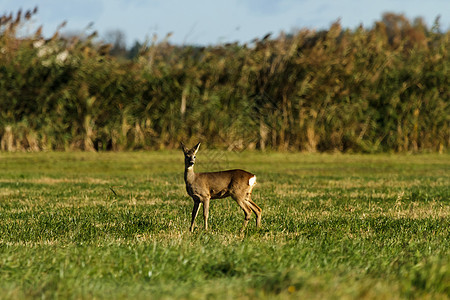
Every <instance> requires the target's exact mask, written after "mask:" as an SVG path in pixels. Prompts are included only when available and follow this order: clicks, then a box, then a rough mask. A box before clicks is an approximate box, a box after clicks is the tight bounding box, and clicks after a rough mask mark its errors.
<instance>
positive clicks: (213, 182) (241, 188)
mask: <svg viewBox="0 0 450 300" xmlns="http://www.w3.org/2000/svg"><path fill="white" fill-rule="evenodd" d="M199 147H200V143H198V144H197V145H195V146H194V147H193V148H192V149H188V148H186V146H184V144H183V143H181V148H182V149H183V152H184V167H185V168H184V181H185V182H186V191H187V193H188V194H189V196H191V197H192V199H193V200H194V209H193V210H192V220H191V227H190V231H191V232H192V231H194V222H195V217H197V213H198V210H199V208H200V203H202V204H203V217H204V221H205V230H208V216H209V200H211V199H221V198H225V197H229V196H231V198H233V199H234V200H235V201H236V202H237V204H238V205H239V206H240V207H241V208H242V210H243V211H244V214H245V219H244V224H243V225H242V228H241V231H244V229H245V228H246V227H247V224H248V221H249V220H250V216H251V214H252V211H253V212H254V213H255V214H256V227H260V226H261V211H262V210H261V208H259V206H258V205H256V203H255V202H253V201H252V199H251V198H250V197H251V194H252V190H253V187H254V186H255V184H256V176H255V175H254V174H252V173H249V172H247V171H244V170H228V171H220V172H208V173H194V163H195V154H197V151H198V148H199Z"/></svg>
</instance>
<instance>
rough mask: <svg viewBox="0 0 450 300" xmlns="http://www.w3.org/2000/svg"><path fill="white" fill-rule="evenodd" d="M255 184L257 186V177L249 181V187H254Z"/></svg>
mask: <svg viewBox="0 0 450 300" xmlns="http://www.w3.org/2000/svg"><path fill="white" fill-rule="evenodd" d="M255 184H256V176H254V175H253V177H252V178H250V179H249V180H248V185H249V186H254V185H255Z"/></svg>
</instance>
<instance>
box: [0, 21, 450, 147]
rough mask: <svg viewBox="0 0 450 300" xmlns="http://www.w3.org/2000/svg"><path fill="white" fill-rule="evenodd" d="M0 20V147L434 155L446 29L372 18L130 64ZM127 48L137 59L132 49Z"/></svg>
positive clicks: (159, 45)
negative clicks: (189, 146)
mask: <svg viewBox="0 0 450 300" xmlns="http://www.w3.org/2000/svg"><path fill="white" fill-rule="evenodd" d="M32 14H33V13H32V12H27V13H26V14H25V17H22V15H21V14H18V15H17V16H16V17H13V16H9V17H8V16H3V17H1V24H0V108H1V109H0V141H1V145H0V149H1V150H10V151H14V150H31V151H39V150H65V149H81V150H94V149H97V150H102V149H104V150H106V149H113V150H123V149H141V148H145V149H159V148H171V147H176V146H177V145H178V142H179V141H180V140H190V139H192V140H195V141H197V140H208V141H209V143H210V144H213V145H216V146H217V147H222V148H223V147H226V148H228V149H235V148H237V149H241V148H259V149H265V148H266V147H268V148H271V149H279V150H301V151H311V152H314V151H336V150H337V151H349V152H379V151H398V152H404V151H424V150H425V151H446V150H447V149H448V148H449V146H450V57H449V53H448V51H449V50H448V49H450V31H446V32H441V31H440V29H439V24H438V22H437V21H436V24H435V25H434V26H433V27H432V28H428V27H427V25H425V24H424V22H423V21H421V20H420V19H416V20H414V22H410V21H409V20H408V19H406V18H405V17H403V16H401V15H394V14H385V15H384V16H383V19H382V20H381V21H379V22H376V23H375V24H374V25H373V27H372V28H368V29H366V28H357V29H354V30H350V29H342V28H341V26H340V24H339V23H335V24H333V25H332V26H331V27H330V28H329V29H328V30H325V31H320V32H316V31H313V30H308V29H303V30H300V31H298V32H295V33H294V34H292V35H285V34H281V35H280V36H278V37H276V38H273V39H272V38H270V37H266V38H264V39H262V40H258V41H255V42H253V43H251V44H250V45H239V44H229V45H216V46H210V47H194V46H174V45H171V44H169V43H168V42H167V40H164V41H162V42H157V41H156V39H155V40H154V41H153V42H151V43H149V44H147V45H145V46H144V47H142V48H141V49H140V51H137V50H138V49H136V47H135V48H134V49H133V51H134V52H133V53H134V54H133V55H134V56H135V57H134V58H133V59H132V60H127V59H124V58H123V57H122V58H116V57H114V56H111V55H110V54H109V53H110V47H109V46H108V45H102V44H99V43H98V42H94V36H90V37H87V38H81V37H74V38H72V39H64V38H61V37H60V36H59V35H58V33H56V34H55V36H54V37H53V38H52V39H50V40H47V41H44V40H43V39H42V36H41V33H40V31H38V32H36V33H35V34H34V35H33V36H29V37H27V38H19V37H18V34H17V31H18V30H19V28H20V27H21V26H22V25H23V23H24V22H26V21H27V19H29V18H31V16H32ZM137 52H139V53H138V54H136V53H137Z"/></svg>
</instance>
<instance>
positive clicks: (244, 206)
mask: <svg viewBox="0 0 450 300" xmlns="http://www.w3.org/2000/svg"><path fill="white" fill-rule="evenodd" d="M232 198H233V199H234V200H235V201H236V202H237V204H238V205H239V206H240V207H241V208H242V210H243V211H244V223H243V224H242V228H241V232H243V231H244V230H245V228H246V227H247V224H248V221H249V220H250V217H251V215H252V209H251V208H250V206H249V205H248V204H247V201H246V200H245V197H238V196H232Z"/></svg>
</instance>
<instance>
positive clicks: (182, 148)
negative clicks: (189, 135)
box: [180, 142, 188, 153]
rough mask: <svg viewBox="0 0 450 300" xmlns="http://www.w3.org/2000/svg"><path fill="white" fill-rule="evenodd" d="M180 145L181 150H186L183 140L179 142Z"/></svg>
mask: <svg viewBox="0 0 450 300" xmlns="http://www.w3.org/2000/svg"><path fill="white" fill-rule="evenodd" d="M180 146H181V150H183V152H185V153H186V152H188V149H187V148H186V146H185V145H184V144H183V142H180Z"/></svg>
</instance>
